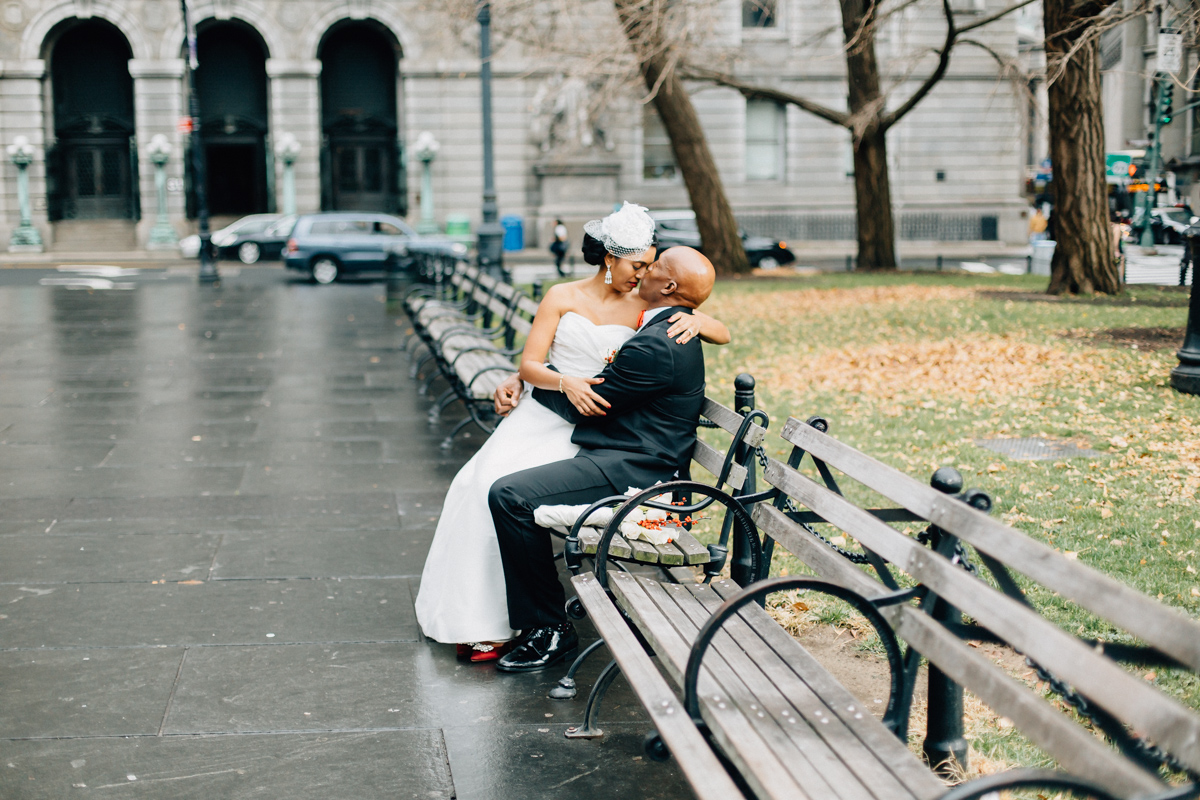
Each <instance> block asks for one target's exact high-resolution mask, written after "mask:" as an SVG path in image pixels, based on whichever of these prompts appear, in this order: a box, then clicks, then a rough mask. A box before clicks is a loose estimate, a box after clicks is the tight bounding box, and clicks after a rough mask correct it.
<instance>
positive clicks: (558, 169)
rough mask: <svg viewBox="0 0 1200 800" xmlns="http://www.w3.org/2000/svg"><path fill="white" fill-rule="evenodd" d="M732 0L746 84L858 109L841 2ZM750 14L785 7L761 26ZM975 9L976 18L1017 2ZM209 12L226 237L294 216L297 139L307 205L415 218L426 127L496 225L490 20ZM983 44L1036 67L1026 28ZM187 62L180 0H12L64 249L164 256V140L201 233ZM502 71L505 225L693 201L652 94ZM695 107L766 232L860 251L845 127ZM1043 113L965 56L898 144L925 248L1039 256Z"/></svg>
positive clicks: (336, 11) (3, 16)
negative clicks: (974, 246) (487, 68)
mask: <svg viewBox="0 0 1200 800" xmlns="http://www.w3.org/2000/svg"><path fill="white" fill-rule="evenodd" d="M719 2H720V3H721V5H720V6H719V8H720V9H721V10H722V13H724V12H726V11H727V12H728V13H727V16H728V20H727V24H726V25H722V26H721V28H722V34H721V35H722V36H723V37H724V38H725V40H726V41H725V42H724V44H725V45H728V46H732V47H733V48H734V49H735V50H737V49H739V48H740V52H741V53H742V55H743V58H742V59H741V60H740V62H739V70H740V74H741V75H742V76H743V77H747V78H751V79H754V80H761V81H763V82H770V83H773V84H775V85H779V86H781V87H783V88H787V89H789V90H791V91H794V92H796V93H800V94H805V95H807V96H811V97H813V98H814V99H816V100H818V101H821V102H824V103H827V104H829V105H831V106H835V107H837V106H840V107H844V105H845V78H844V63H843V62H842V60H841V59H840V57H839V47H840V27H839V20H838V18H837V4H835V3H829V2H823V1H822V0H778V2H776V3H764V2H763V0H755V1H754V2H753V3H751V4H743V3H742V2H739V1H738V0H719ZM744 5H746V6H747V7H749V6H753V7H755V8H761V7H763V6H764V5H765V6H768V7H770V8H771V14H770V16H769V18H767V19H763V18H762V17H761V15H760V16H758V17H755V18H753V19H752V18H751V17H754V14H752V13H750V12H749V11H748V10H747V8H743V6H744ZM938 5H940V4H934V5H933V6H931V8H932V9H933V12H932V13H930V12H929V11H928V10H926V11H921V10H920V8H918V7H911V8H910V9H909V10H908V11H905V12H904V13H903V14H898V15H896V17H894V18H893V19H892V20H891V21H890V22H889V23H888V25H887V26H886V28H885V29H884V30H883V31H882V32H881V36H880V41H879V48H880V54H881V58H883V59H885V60H886V59H888V58H891V57H894V62H895V64H897V66H896V67H895V70H896V74H897V75H900V76H903V75H904V74H905V73H906V71H911V75H912V76H914V77H912V78H909V79H908V80H907V82H906V83H905V84H904V85H902V86H901V87H900V88H899V89H898V90H897V92H896V93H895V94H896V96H897V97H903V96H904V95H905V94H906V92H907V91H908V90H911V88H912V87H913V86H915V84H916V77H915V76H920V75H922V74H924V72H925V71H926V70H927V67H928V66H929V63H930V58H931V57H930V56H928V55H926V56H925V57H924V60H923V61H917V60H914V59H913V58H909V57H908V55H907V54H912V53H916V54H920V53H922V52H925V53H928V52H929V51H931V50H932V49H933V48H936V47H937V46H938V45H939V44H940V41H941V37H942V35H943V31H944V21H943V20H941V19H940V18H939V15H938V13H937V6H938ZM953 5H954V6H955V8H956V9H957V11H958V13H960V14H962V15H963V16H964V18H975V17H977V16H978V15H982V14H985V13H988V12H989V11H994V10H996V9H998V8H1000V7H1002V5H1003V2H1002V0H954V2H953ZM190 8H191V14H192V16H193V22H194V23H195V28H196V37H197V50H198V58H199V67H198V69H197V71H196V81H195V84H196V92H197V95H198V99H199V100H200V107H201V113H200V117H199V119H198V120H197V123H198V124H199V126H200V131H201V140H202V143H203V144H202V146H204V147H205V153H206V156H207V159H208V165H209V169H208V172H209V176H208V181H207V183H206V187H207V192H208V196H209V204H210V208H211V209H212V212H213V214H214V218H215V221H216V222H218V223H219V222H220V221H222V220H224V219H231V218H235V217H237V216H240V215H243V214H247V213H252V212H269V211H275V210H277V209H282V207H283V200H282V189H283V180H282V170H283V166H282V163H281V162H280V160H279V158H278V157H277V156H276V154H275V146H276V145H277V143H278V142H279V141H280V140H281V139H282V138H283V137H284V136H285V135H290V136H294V137H295V139H296V140H297V141H298V142H299V143H300V151H299V155H298V157H297V160H296V163H295V185H296V194H297V202H298V207H299V210H300V211H307V210H317V209H339V208H346V209H352V208H372V209H381V210H387V211H391V212H395V213H401V214H406V213H408V211H409V209H412V210H413V211H412V213H411V214H408V216H409V218H410V220H413V219H415V217H416V216H417V212H416V210H417V209H418V208H419V199H418V192H419V189H420V183H421V182H420V180H419V175H420V169H421V165H420V163H419V162H417V161H415V160H414V159H413V157H412V155H411V152H410V151H411V145H412V143H413V142H414V141H415V140H416V138H417V136H418V135H419V134H420V133H421V132H422V131H430V132H432V133H433V135H434V136H435V137H436V138H437V140H438V141H439V142H440V145H441V147H440V150H439V152H438V155H437V157H436V159H435V160H434V161H433V163H432V171H433V195H434V212H435V216H436V218H437V220H438V222H439V223H444V222H445V220H446V218H447V216H450V215H454V214H466V215H468V216H469V217H470V218H471V220H472V223H473V224H474V223H477V222H478V217H479V207H480V194H481V191H482V178H481V175H480V158H481V155H480V154H481V137H480V103H479V92H480V87H479V74H478V73H479V61H478V55H477V49H476V48H477V40H476V38H475V31H474V30H472V29H471V28H470V26H467V27H464V26H462V25H458V26H454V25H449V24H447V20H446V19H445V18H443V17H441V16H440V15H439V14H438V13H436V12H434V11H432V10H430V4H428V3H422V2H420V0H192V1H191V2H190ZM829 31H834V32H836V33H835V34H830V33H829ZM823 32H824V33H823ZM975 38H977V39H980V40H983V41H984V42H985V43H986V44H987V45H988V46H989V47H991V48H992V49H994V50H996V51H997V52H999V53H1008V54H1013V55H1015V54H1016V51H1017V32H1016V23H1015V22H1014V21H1013V20H1010V19H1003V20H1000V21H999V22H996V23H994V24H992V25H990V26H987V27H986V28H984V29H981V30H980V31H978V32H977V34H976V36H975ZM814 39H816V40H818V41H817V42H816V44H815V45H814V44H813V42H814ZM501 44H503V43H501ZM184 57H185V31H184V29H183V24H182V15H181V13H180V7H179V4H178V2H175V0H6V1H5V0H0V144H3V145H8V144H10V143H11V142H12V141H13V140H14V139H15V138H16V137H18V136H24V137H26V138H27V139H28V140H29V142H30V143H31V144H32V145H33V148H34V153H35V155H34V159H33V163H32V164H31V165H30V166H29V179H30V193H31V198H32V206H33V223H34V225H35V227H37V228H38V229H39V231H40V232H41V234H42V238H43V240H44V242H45V243H46V247H47V249H51V250H56V249H57V250H67V249H85V248H91V249H93V250H114V249H135V248H142V247H145V246H146V244H147V242H148V239H149V235H150V229H151V228H152V227H153V224H154V218H155V209H156V205H157V199H156V197H157V195H156V188H155V181H154V165H153V162H152V161H151V160H150V156H149V153H148V150H147V145H148V143H149V142H150V141H151V140H152V138H153V137H154V136H155V135H156V134H162V135H164V136H166V137H167V139H168V141H169V142H170V143H171V144H172V146H173V149H172V154H171V157H170V159H169V161H168V162H167V164H166V170H167V177H168V181H167V186H168V204H167V209H168V215H169V217H170V219H171V222H172V224H173V226H174V228H175V230H176V232H177V233H178V234H179V235H181V236H182V235H184V234H186V233H187V232H188V231H189V230H191V229H194V222H193V221H192V219H191V217H192V216H193V214H192V211H193V210H192V209H191V208H190V207H189V206H190V205H191V204H190V203H189V196H190V193H189V186H190V182H191V175H190V170H188V169H186V168H185V162H186V161H187V159H185V158H184V155H185V151H186V147H187V146H188V139H189V137H188V136H186V135H185V134H184V133H183V132H182V126H181V124H180V123H181V120H182V119H184V118H186V117H187V116H188V111H187V109H188V102H189V94H188V93H189V91H190V89H189V88H188V86H187V85H186V81H185V78H184V76H185V61H184ZM493 72H494V78H495V81H494V89H493V98H494V99H493V103H494V109H495V153H496V164H497V168H496V184H497V190H498V201H499V206H500V209H501V213H502V214H514V215H517V216H520V217H521V218H522V219H523V220H524V227H525V232H526V242H527V244H530V245H534V246H539V245H540V244H544V243H545V241H546V236H547V231H548V228H549V226H550V225H551V224H552V221H553V219H554V218H555V217H563V218H565V219H567V221H568V223H569V224H570V226H571V227H572V228H575V229H576V230H577V227H576V226H578V225H579V224H581V222H582V221H583V220H584V219H586V218H589V217H592V216H595V215H598V214H601V213H604V212H606V211H607V210H608V209H610V208H611V207H612V206H613V204H614V203H617V202H619V201H621V200H624V199H629V200H634V201H637V202H640V203H642V204H645V205H648V206H651V207H654V208H660V209H662V208H681V207H682V208H686V207H687V206H688V200H687V194H686V191H685V189H684V187H683V184H682V182H681V180H680V179H679V176H678V175H677V173H676V172H675V170H674V168H673V165H672V163H671V156H670V150H669V146H668V145H667V144H666V141H665V139H664V138H663V135H662V133H661V128H660V125H661V123H659V122H658V121H657V120H656V119H655V118H654V116H653V113H652V112H650V111H647V110H646V109H644V108H643V107H642V106H641V105H640V104H639V102H638V98H635V97H632V96H631V97H629V98H628V99H627V100H626V101H618V102H615V103H614V104H612V106H611V107H610V108H608V109H606V110H604V111H603V113H601V114H599V115H597V114H596V113H595V110H594V109H592V110H590V111H588V110H583V106H585V105H587V104H586V102H585V99H586V93H587V92H588V87H587V86H586V84H583V83H580V82H577V81H578V79H575V78H571V77H566V76H563V75H560V74H556V73H555V72H554V71H553V70H552V69H548V68H547V67H546V65H545V64H544V63H535V62H533V61H532V60H531V59H530V58H528V57H527V56H522V55H521V53H520V49H519V48H516V47H503V46H502V47H501V48H500V50H499V52H498V55H497V58H496V60H495V62H494V65H493ZM573 81H576V82H574V83H573ZM694 100H695V104H696V106H697V108H698V110H699V113H700V115H701V119H702V123H703V124H704V126H705V129H706V132H707V134H708V137H709V141H710V144H711V146H712V149H713V151H714V154H715V156H716V159H717V162H718V166H719V168H720V170H721V173H722V177H723V180H724V182H725V185H726V189H727V191H728V193H729V196H730V198H731V200H732V202H733V204H734V207H735V210H736V212H737V213H738V215H739V218H740V219H741V221H742V223H743V225H744V226H745V227H746V228H747V229H748V230H752V231H758V230H762V231H764V232H767V231H769V232H773V233H775V234H776V235H780V236H785V237H788V238H789V241H796V240H798V241H801V242H803V241H812V242H830V241H841V242H846V241H849V240H852V239H853V225H854V207H853V178H852V176H851V175H850V174H849V171H850V169H851V164H852V161H851V158H850V149H849V147H850V145H849V138H848V134H847V133H846V131H844V130H842V129H840V128H836V127H834V126H831V125H829V124H828V123H825V122H823V121H821V120H818V119H816V118H815V117H812V116H809V115H806V114H804V113H803V112H801V111H798V110H797V109H795V108H794V107H789V108H783V107H776V106H773V105H763V104H761V103H749V104H748V103H747V102H746V101H745V100H744V99H743V98H742V97H741V95H739V94H737V93H736V92H733V91H730V90H725V89H718V88H711V87H710V88H704V87H696V91H695V92H694ZM1024 113H1025V112H1024V106H1023V104H1022V102H1021V100H1020V97H1019V92H1018V91H1017V90H1015V88H1014V87H1012V86H1010V85H1009V84H1007V83H1005V82H1004V81H1003V80H1001V79H1000V78H999V77H998V70H997V67H996V64H995V61H994V60H993V58H992V57H991V56H990V55H989V54H988V53H986V52H985V51H984V50H982V49H979V48H962V49H961V51H959V52H956V54H955V57H954V61H953V64H952V66H951V70H950V73H949V75H948V76H947V78H946V80H944V81H943V82H942V83H941V84H940V85H939V86H938V87H937V88H936V89H935V90H934V92H933V93H932V94H931V95H930V96H929V97H928V98H926V100H925V101H924V102H923V103H922V104H921V105H920V106H919V107H918V108H917V109H916V110H915V111H914V112H913V113H911V114H910V115H909V116H908V117H906V118H905V120H904V121H903V122H902V123H901V124H900V125H898V126H897V127H896V128H895V129H894V130H893V132H892V134H891V136H892V139H891V159H892V165H891V166H892V186H893V193H894V200H895V204H896V211H897V223H898V228H899V232H900V236H901V238H902V239H903V240H959V241H993V242H998V243H1018V242H1023V241H1024V239H1025V222H1024V220H1023V219H1022V217H1023V212H1024V203H1023V201H1022V200H1021V199H1020V198H1021V189H1022V181H1023V174H1024V172H1023V170H1024V166H1025V164H1024V161H1025V152H1024V146H1023V141H1024V139H1023V137H1024V133H1023V127H1024V123H1023V115H1024ZM16 175H17V170H16V167H14V166H13V164H11V163H9V162H8V161H7V160H5V162H4V164H3V165H2V166H0V236H3V237H4V238H3V240H0V241H4V242H7V241H8V235H9V232H10V231H11V230H12V229H13V228H14V227H15V226H16V225H17V222H18V203H17V189H16V183H17V181H16ZM575 238H576V241H577V240H578V234H577V233H576V237H575Z"/></svg>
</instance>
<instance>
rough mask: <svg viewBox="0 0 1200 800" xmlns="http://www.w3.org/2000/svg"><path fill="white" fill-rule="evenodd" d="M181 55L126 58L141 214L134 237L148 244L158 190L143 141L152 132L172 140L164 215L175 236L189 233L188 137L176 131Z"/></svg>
mask: <svg viewBox="0 0 1200 800" xmlns="http://www.w3.org/2000/svg"><path fill="white" fill-rule="evenodd" d="M183 66H184V64H183V59H182V58H168V59H163V60H152V59H146V58H133V59H130V60H129V75H130V77H132V78H133V113H134V135H135V137H136V138H137V151H138V186H137V192H138V196H139V197H140V200H141V203H140V205H141V209H142V218H141V220H140V221H139V222H138V224H137V241H138V246H139V247H141V248H143V249H144V248H145V247H146V242H147V240H148V239H149V238H150V230H151V229H152V228H153V227H154V219H155V211H156V209H157V208H158V194H157V189H156V188H155V185H154V162H153V161H152V160H151V159H150V154H149V152H148V151H147V145H149V144H150V139H151V138H153V137H154V135H155V134H156V133H161V134H163V135H164V136H166V137H167V141H169V142H170V143H171V158H170V160H169V161H167V165H166V172H167V187H168V191H167V215H168V217H169V218H170V219H171V225H172V227H173V228H174V229H175V235H176V236H184V235H186V233H187V232H188V230H189V228H188V221H187V216H186V211H187V209H186V202H185V201H186V198H185V196H184V193H183V159H184V152H185V151H184V145H185V144H186V143H187V141H186V137H185V136H184V135H183V134H181V133H180V132H179V120H180V118H181V117H183Z"/></svg>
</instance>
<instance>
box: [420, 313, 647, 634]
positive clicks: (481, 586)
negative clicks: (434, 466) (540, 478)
mask: <svg viewBox="0 0 1200 800" xmlns="http://www.w3.org/2000/svg"><path fill="white" fill-rule="evenodd" d="M633 334H634V331H633V329H632V328H627V327H625V326H624V325H596V324H595V323H593V322H592V321H591V320H589V319H588V318H587V317H584V316H581V315H579V314H576V313H575V312H574V311H568V312H567V313H566V314H563V315H562V317H561V318H560V319H559V322H558V330H557V331H556V332H555V334H554V342H553V344H551V346H550V353H549V357H548V360H549V362H550V363H551V364H553V365H554V367H555V368H556V369H557V370H558V371H559V372H561V373H563V374H564V375H576V376H590V375H595V374H596V373H598V372H600V370H601V369H603V368H604V364H605V361H606V359H607V358H608V356H609V355H610V354H612V353H613V352H614V351H616V349H617V348H619V347H620V346H621V345H623V344H624V343H625V342H626V341H627V340H628V339H629V337H631V336H633ZM525 389H526V391H525V392H524V393H522V395H521V399H520V402H518V404H517V407H516V408H515V409H513V411H512V413H511V414H509V415H508V417H507V418H506V419H505V420H503V421H502V422H501V423H500V425H499V426H497V428H496V431H495V432H494V433H493V434H492V435H491V437H490V438H489V439H488V440H487V441H486V442H485V443H484V445H483V447H481V448H479V452H477V453H476V454H475V455H474V456H473V457H472V458H471V460H470V461H468V462H467V463H466V464H465V465H463V468H462V469H461V470H459V473H458V475H456V476H455V477H454V481H453V482H452V483H451V484H450V489H449V491H447V492H446V500H445V503H444V504H443V506H442V516H441V519H440V520H438V525H437V532H436V533H435V534H434V536H433V544H431V545H430V547H429V555H428V556H427V557H426V558H425V569H424V570H423V571H422V573H421V589H420V591H419V592H418V594H417V602H416V609H417V622H418V623H420V625H421V630H422V631H424V633H425V635H426V636H427V637H429V638H430V639H433V640H435V641H439V642H445V643H447V644H458V643H464V642H499V641H504V640H506V639H511V638H513V637H514V636H516V635H517V632H516V631H514V630H512V629H511V628H510V627H509V626H508V600H507V598H506V596H505V593H504V567H503V565H502V563H501V561H500V545H499V544H498V543H497V541H496V529H495V527H494V526H493V525H492V514H491V511H490V510H489V509H488V502H487V495H488V490H489V489H490V488H491V487H492V484H493V483H495V482H496V480H498V479H499V478H503V477H504V476H505V475H511V474H512V473H514V472H519V471H520V470H523V469H531V468H533V467H540V466H543V465H545V464H550V463H552V462H555V461H562V460H563V459H567V458H572V457H574V455H575V453H576V452H578V450H579V447H578V445H575V444H572V442H571V433H572V431H574V429H575V426H574V425H572V424H571V423H569V422H567V421H566V420H564V419H563V418H562V417H560V416H558V415H557V414H555V413H554V412H553V411H551V410H550V409H548V408H546V407H545V406H543V405H542V404H541V403H539V402H537V401H536V400H534V399H533V395H532V394H531V393H530V392H529V386H528V384H526V387H525Z"/></svg>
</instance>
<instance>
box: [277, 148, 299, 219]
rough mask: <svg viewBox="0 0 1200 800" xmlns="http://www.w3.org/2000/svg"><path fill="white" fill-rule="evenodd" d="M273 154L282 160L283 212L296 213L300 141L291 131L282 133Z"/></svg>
mask: <svg viewBox="0 0 1200 800" xmlns="http://www.w3.org/2000/svg"><path fill="white" fill-rule="evenodd" d="M275 155H277V156H279V158H280V160H282V161H283V213H284V214H295V213H296V158H297V157H298V156H299V155H300V142H299V141H297V139H296V137H295V135H293V134H291V133H285V134H282V135H281V136H280V137H279V144H278V145H276V146H275Z"/></svg>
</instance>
